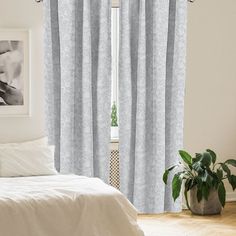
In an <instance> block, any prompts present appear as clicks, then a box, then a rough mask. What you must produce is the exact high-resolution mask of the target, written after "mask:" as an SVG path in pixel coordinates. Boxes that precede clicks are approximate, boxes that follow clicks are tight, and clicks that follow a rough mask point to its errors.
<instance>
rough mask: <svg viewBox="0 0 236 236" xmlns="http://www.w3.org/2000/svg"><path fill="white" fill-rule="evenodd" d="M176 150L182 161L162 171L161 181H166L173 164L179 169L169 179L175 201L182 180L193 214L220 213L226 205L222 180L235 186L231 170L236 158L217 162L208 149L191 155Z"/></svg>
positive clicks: (214, 155)
mask: <svg viewBox="0 0 236 236" xmlns="http://www.w3.org/2000/svg"><path fill="white" fill-rule="evenodd" d="M179 154H180V156H181V158H182V160H183V163H181V162H180V163H179V164H177V165H174V166H171V167H170V168H168V169H167V170H166V171H165V173H164V174H163V181H164V183H165V184H167V179H168V175H169V173H170V172H171V171H173V170H174V169H175V168H178V169H179V171H177V173H175V174H174V177H173V180H172V197H173V199H174V201H175V200H176V199H177V198H178V197H179V195H180V192H181V187H182V183H183V185H184V196H185V200H186V204H187V207H188V208H189V210H190V211H191V212H192V213H193V214H198V215H212V214H219V213H220V212H221V209H222V207H224V205H225V195H226V191H225V186H224V182H223V181H224V180H228V182H229V183H230V185H231V186H232V188H233V190H235V188H236V176H235V175H233V174H231V170H230V167H231V166H233V167H236V160H234V159H229V160H227V161H225V162H220V163H216V159H217V156H216V154H215V152H214V151H212V150H210V149H207V150H206V151H205V152H203V153H196V154H195V156H194V157H192V156H191V155H190V154H189V153H187V152H186V151H183V150H180V151H179ZM188 192H190V202H189V201H188Z"/></svg>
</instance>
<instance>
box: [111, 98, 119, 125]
mask: <svg viewBox="0 0 236 236" xmlns="http://www.w3.org/2000/svg"><path fill="white" fill-rule="evenodd" d="M111 127H118V123H117V107H116V103H115V102H113V105H112V108H111Z"/></svg>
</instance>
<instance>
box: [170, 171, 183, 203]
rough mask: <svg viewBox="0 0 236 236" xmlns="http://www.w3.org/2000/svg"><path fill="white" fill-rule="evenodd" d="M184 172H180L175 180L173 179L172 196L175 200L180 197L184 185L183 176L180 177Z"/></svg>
mask: <svg viewBox="0 0 236 236" xmlns="http://www.w3.org/2000/svg"><path fill="white" fill-rule="evenodd" d="M182 173H183V172H179V173H177V174H175V176H174V178H173V181H172V197H173V199H174V201H175V200H176V199H177V198H178V197H179V194H180V190H181V185H182V178H180V175H181V174H182Z"/></svg>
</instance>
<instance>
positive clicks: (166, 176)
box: [162, 165, 178, 184]
mask: <svg viewBox="0 0 236 236" xmlns="http://www.w3.org/2000/svg"><path fill="white" fill-rule="evenodd" d="M177 166H178V165H174V166H171V167H170V168H168V169H167V170H166V171H165V172H164V174H163V177H162V180H163V182H164V183H165V184H167V179H168V176H169V173H170V171H172V170H173V169H174V168H175V167H177Z"/></svg>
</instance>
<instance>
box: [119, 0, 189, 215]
mask: <svg viewBox="0 0 236 236" xmlns="http://www.w3.org/2000/svg"><path fill="white" fill-rule="evenodd" d="M186 4H187V1H186V0H121V9H120V21H121V22H120V34H121V35H120V73H119V76H120V77H119V81H120V91H119V94H120V104H119V110H120V121H119V126H120V158H121V190H122V192H123V193H125V194H126V195H127V197H128V198H129V199H130V200H131V202H132V203H134V205H135V206H136V207H137V209H138V210H140V211H141V212H146V213H159V212H164V211H180V210H181V200H179V201H177V202H176V203H175V204H174V203H173V201H172V196H171V189H170V187H165V186H164V184H163V181H162V175H163V173H164V170H165V168H166V167H169V166H170V165H172V164H175V163H176V162H177V161H178V160H179V158H178V149H180V148H182V140H183V107H184V86H185V53H186V45H185V44H186V11H187V10H186V7H187V5H186Z"/></svg>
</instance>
